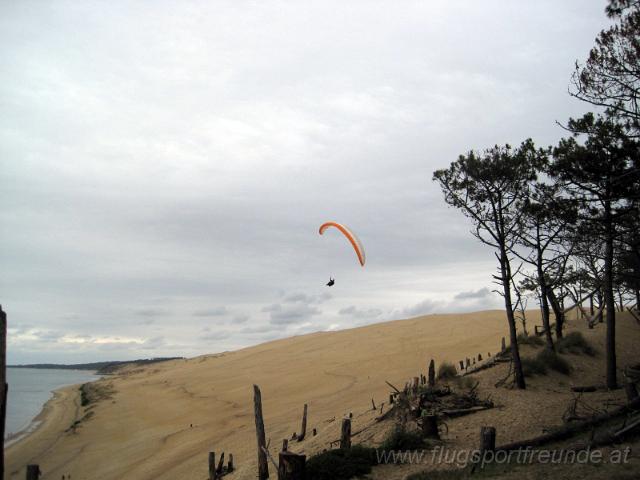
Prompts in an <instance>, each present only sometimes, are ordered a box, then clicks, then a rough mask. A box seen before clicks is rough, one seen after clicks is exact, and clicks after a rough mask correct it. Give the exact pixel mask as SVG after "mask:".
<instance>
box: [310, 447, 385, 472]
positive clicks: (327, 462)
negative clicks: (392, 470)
mask: <svg viewBox="0 0 640 480" xmlns="http://www.w3.org/2000/svg"><path fill="white" fill-rule="evenodd" d="M377 463H378V460H377V456H376V450H375V449H373V448H366V447H362V446H359V445H356V446H353V447H351V448H349V449H344V450H343V449H339V448H338V449H335V450H328V451H326V452H323V453H320V454H318V455H314V456H313V457H311V458H309V459H308V460H307V465H306V471H307V480H347V479H349V478H353V477H355V476H360V475H366V474H367V473H370V472H371V466H372V465H377Z"/></svg>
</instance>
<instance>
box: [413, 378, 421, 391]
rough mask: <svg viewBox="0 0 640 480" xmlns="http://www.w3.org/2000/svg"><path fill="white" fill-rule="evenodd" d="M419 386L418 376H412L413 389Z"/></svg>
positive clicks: (415, 389)
mask: <svg viewBox="0 0 640 480" xmlns="http://www.w3.org/2000/svg"><path fill="white" fill-rule="evenodd" d="M419 387H420V380H419V379H418V377H413V391H414V392H417V391H418V388H419Z"/></svg>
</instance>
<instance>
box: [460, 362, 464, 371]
mask: <svg viewBox="0 0 640 480" xmlns="http://www.w3.org/2000/svg"><path fill="white" fill-rule="evenodd" d="M460 370H464V360H460Z"/></svg>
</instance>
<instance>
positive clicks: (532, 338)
mask: <svg viewBox="0 0 640 480" xmlns="http://www.w3.org/2000/svg"><path fill="white" fill-rule="evenodd" d="M518 345H531V346H532V347H541V346H542V345H544V340H543V339H542V338H541V337H538V336H537V335H525V334H524V333H521V334H519V335H518Z"/></svg>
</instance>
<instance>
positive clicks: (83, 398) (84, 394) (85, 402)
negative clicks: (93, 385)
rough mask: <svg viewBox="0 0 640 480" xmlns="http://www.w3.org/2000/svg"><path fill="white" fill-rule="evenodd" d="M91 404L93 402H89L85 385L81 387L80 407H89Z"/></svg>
mask: <svg viewBox="0 0 640 480" xmlns="http://www.w3.org/2000/svg"><path fill="white" fill-rule="evenodd" d="M89 403H91V401H90V400H89V394H88V391H87V384H86V383H83V384H82V385H81V386H80V405H82V406H83V407H86V406H87V405H89Z"/></svg>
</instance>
